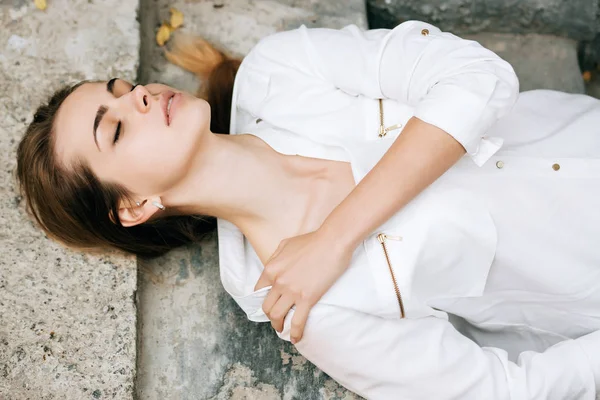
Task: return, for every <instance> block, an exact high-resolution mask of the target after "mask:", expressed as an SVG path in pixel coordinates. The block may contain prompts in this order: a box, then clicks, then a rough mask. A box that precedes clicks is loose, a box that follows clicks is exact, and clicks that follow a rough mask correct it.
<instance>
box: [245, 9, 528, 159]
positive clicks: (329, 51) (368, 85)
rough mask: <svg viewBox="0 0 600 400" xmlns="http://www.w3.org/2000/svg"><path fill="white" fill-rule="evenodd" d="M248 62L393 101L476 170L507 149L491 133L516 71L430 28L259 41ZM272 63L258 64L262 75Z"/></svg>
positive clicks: (514, 86)
mask: <svg viewBox="0 0 600 400" xmlns="http://www.w3.org/2000/svg"><path fill="white" fill-rule="evenodd" d="M251 53H252V54H251V55H250V56H251V57H250V58H254V59H256V58H260V57H261V56H262V57H263V60H264V59H269V60H270V61H272V63H271V64H276V65H278V66H280V67H281V66H285V67H288V68H291V69H293V70H295V71H297V72H300V73H301V74H302V79H306V81H307V84H308V81H310V80H311V79H317V80H320V81H322V82H323V83H325V84H330V85H332V86H333V87H335V88H336V89H339V90H341V91H344V92H346V93H348V94H350V95H354V96H356V95H364V96H368V97H371V98H388V99H394V100H397V101H400V102H405V103H407V104H409V105H411V106H412V107H414V110H415V111H414V116H416V117H417V118H419V119H421V120H423V121H425V122H427V123H429V124H432V125H435V126H437V127H439V128H441V129H442V130H444V131H445V132H447V133H448V134H449V135H451V136H452V137H453V138H454V139H456V140H457V141H458V142H459V143H460V144H461V145H462V146H463V147H464V148H465V150H466V152H467V153H468V154H469V155H470V156H471V157H472V158H473V160H474V161H475V162H476V163H477V164H478V165H481V164H483V163H484V162H485V161H486V160H487V159H488V158H489V157H491V155H492V154H493V153H495V151H497V150H498V149H499V148H500V146H501V145H502V139H501V138H488V137H486V131H487V130H488V129H489V128H490V127H491V126H492V125H493V124H494V123H495V122H496V121H497V120H498V119H499V118H501V117H502V116H504V115H506V114H507V113H508V112H509V111H510V109H511V108H512V106H513V105H514V103H515V102H516V99H517V97H518V94H519V81H518V78H517V76H516V74H515V72H514V70H513V68H512V66H511V65H510V64H509V63H508V62H506V61H505V60H503V59H502V58H501V57H499V56H498V55H497V54H495V53H494V52H492V51H491V50H489V49H487V48H485V47H483V46H481V45H480V44H479V43H478V42H476V41H472V40H466V39H462V38H460V37H458V36H456V35H454V34H451V33H449V32H442V31H441V30H440V29H438V28H437V27H435V26H434V25H431V24H429V23H426V22H421V21H406V22H404V23H402V24H400V25H398V26H396V27H395V28H394V29H391V30H390V29H372V30H362V29H360V28H358V27H357V26H355V25H348V26H346V27H344V28H343V29H339V30H337V29H328V28H310V29H309V28H306V27H305V26H301V27H300V28H298V29H296V30H293V31H287V32H280V33H277V34H274V35H271V36H269V37H267V38H265V39H263V40H262V41H261V43H259V45H258V46H257V47H256V49H255V50H253V51H252V52H251ZM267 64H268V63H264V62H263V63H262V64H261V63H258V64H257V65H258V68H260V67H265V66H266V65H267Z"/></svg>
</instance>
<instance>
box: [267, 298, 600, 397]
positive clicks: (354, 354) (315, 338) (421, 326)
mask: <svg viewBox="0 0 600 400" xmlns="http://www.w3.org/2000/svg"><path fill="white" fill-rule="evenodd" d="M292 317H293V311H292V312H290V313H289V314H288V316H287V317H286V321H285V324H284V330H283V331H282V332H281V333H280V334H279V336H280V337H281V338H283V339H286V340H288V339H289V332H290V323H291V318H292ZM296 348H297V349H298V351H299V352H300V353H301V354H302V355H304V356H305V357H306V358H307V359H308V360H310V361H311V362H312V363H314V364H315V365H316V366H317V367H319V368H321V369H322V370H323V371H324V372H325V373H327V374H328V375H330V376H331V377H333V378H334V379H335V380H336V381H338V382H339V383H341V384H342V385H344V386H345V387H347V388H348V389H350V390H352V391H354V392H356V393H358V394H359V395H361V396H363V397H365V398H367V399H374V400H377V399H382V400H387V399H410V400H417V399H423V400H425V399H437V400H450V399H456V400H459V399H460V400H481V399H487V400H500V399H502V400H565V399H571V400H595V399H596V392H597V390H598V385H599V384H600V382H599V381H598V379H599V378H600V331H598V332H594V333H590V334H588V335H586V336H582V337H580V338H578V339H574V340H566V341H563V342H560V343H558V344H556V345H554V346H552V347H550V348H548V349H547V350H546V351H545V352H543V353H538V352H533V351H527V352H524V353H522V354H521V355H520V357H519V358H518V360H517V362H516V363H515V362H511V361H510V360H509V359H508V355H507V353H506V351H504V350H502V349H499V348H494V347H480V346H478V345H477V344H476V343H474V342H473V341H471V340H470V339H468V338H466V337H465V336H463V335H461V334H460V333H459V332H458V331H456V329H455V328H454V327H453V326H452V325H451V324H450V323H449V322H448V321H447V320H444V319H441V318H435V317H426V318H421V319H410V320H400V319H397V320H394V319H383V318H379V317H377V316H373V315H369V314H363V313H360V312H357V311H354V310H348V309H343V308H338V307H333V306H326V305H317V306H315V307H314V308H313V310H312V311H311V315H310V317H309V319H308V322H307V325H306V327H305V330H304V336H303V338H302V340H300V341H299V342H298V343H297V344H296Z"/></svg>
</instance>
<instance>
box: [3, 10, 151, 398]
mask: <svg viewBox="0 0 600 400" xmlns="http://www.w3.org/2000/svg"><path fill="white" fill-rule="evenodd" d="M136 7H137V1H133V0H126V1H122V0H105V1H102V2H89V1H87V0H52V1H50V2H49V4H48V8H47V9H46V11H40V10H37V9H36V8H34V4H33V1H25V0H10V1H3V2H2V3H0V24H1V25H2V29H1V30H0V93H2V96H1V97H0V149H1V151H0V165H1V166H2V168H1V169H0V246H1V248H2V256H1V257H0V398H2V399H11V400H21V399H23V400H24V399H36V400H38V399H40V400H43V399H104V398H115V399H129V398H132V396H133V392H134V390H133V386H134V376H135V354H136V349H135V337H136V326H135V305H134V292H135V288H136V264H135V259H134V258H133V257H123V256H120V255H119V254H114V253H111V254H97V255H89V254H87V255H86V254H80V253H78V252H74V251H69V250H66V249H64V248H62V247H61V246H59V245H57V244H55V243H54V242H52V241H50V240H48V239H47V238H46V237H45V235H44V234H43V233H42V232H41V231H40V230H39V229H37V228H36V227H35V226H34V225H33V223H32V222H31V221H30V220H29V219H28V218H27V217H26V216H25V213H24V211H23V201H22V198H21V197H20V196H19V195H18V193H17V192H16V189H15V180H14V173H13V171H14V168H15V165H16V160H15V150H16V147H17V144H18V142H19V139H20V137H21V135H22V134H23V132H24V130H25V128H26V125H27V124H28V123H29V122H30V121H31V119H32V116H33V112H34V110H35V108H36V107H37V106H38V105H39V104H40V103H41V102H42V101H43V100H45V99H46V98H47V97H48V95H49V94H50V93H51V92H52V91H53V90H54V89H56V88H58V87H59V86H62V85H64V84H67V83H69V84H70V83H74V82H76V81H78V80H81V79H106V78H107V77H110V76H112V75H119V76H123V77H128V78H133V77H134V74H135V70H136V67H137V62H138V46H139V31H138V24H137V22H136V21H135V18H134V16H135V12H136Z"/></svg>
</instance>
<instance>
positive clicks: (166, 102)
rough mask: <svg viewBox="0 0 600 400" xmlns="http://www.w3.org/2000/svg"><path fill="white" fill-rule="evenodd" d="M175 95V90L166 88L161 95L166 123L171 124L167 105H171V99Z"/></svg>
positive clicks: (161, 106) (161, 105)
mask: <svg viewBox="0 0 600 400" xmlns="http://www.w3.org/2000/svg"><path fill="white" fill-rule="evenodd" d="M173 96H175V92H173V91H171V90H166V91H164V92H162V93H161V95H160V108H161V109H162V111H163V115H164V116H165V125H167V126H169V125H170V124H169V114H168V113H167V107H168V105H169V99H170V98H171V97H173Z"/></svg>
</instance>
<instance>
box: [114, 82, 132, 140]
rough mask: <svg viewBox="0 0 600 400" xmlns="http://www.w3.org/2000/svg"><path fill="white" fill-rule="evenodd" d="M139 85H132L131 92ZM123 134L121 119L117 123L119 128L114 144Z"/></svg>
mask: <svg viewBox="0 0 600 400" xmlns="http://www.w3.org/2000/svg"><path fill="white" fill-rule="evenodd" d="M136 86H137V85H133V86H132V87H131V90H130V92H133V89H135V87H136ZM120 136H121V121H119V123H118V124H117V130H116V132H115V137H114V139H113V144H116V143H117V142H118V141H119V137H120Z"/></svg>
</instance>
